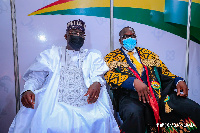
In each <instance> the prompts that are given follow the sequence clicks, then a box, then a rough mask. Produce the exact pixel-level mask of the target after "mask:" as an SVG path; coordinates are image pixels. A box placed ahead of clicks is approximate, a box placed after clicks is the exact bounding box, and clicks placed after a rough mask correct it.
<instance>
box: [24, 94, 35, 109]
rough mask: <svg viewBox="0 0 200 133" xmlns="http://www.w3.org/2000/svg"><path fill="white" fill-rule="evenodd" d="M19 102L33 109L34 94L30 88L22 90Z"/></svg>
mask: <svg viewBox="0 0 200 133" xmlns="http://www.w3.org/2000/svg"><path fill="white" fill-rule="evenodd" d="M21 102H22V104H23V105H24V106H25V107H27V108H33V109H34V104H35V94H34V93H33V92H32V91H30V90H28V91H26V92H24V93H23V95H22V98H21Z"/></svg>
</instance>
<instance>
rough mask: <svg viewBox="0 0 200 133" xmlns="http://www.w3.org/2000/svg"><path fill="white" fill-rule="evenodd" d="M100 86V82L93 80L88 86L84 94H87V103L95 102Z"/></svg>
mask: <svg viewBox="0 0 200 133" xmlns="http://www.w3.org/2000/svg"><path fill="white" fill-rule="evenodd" d="M100 87H101V84H100V83H99V82H94V83H93V84H92V85H90V87H89V88H88V91H87V93H86V94H85V95H84V96H87V95H89V97H88V99H87V102H88V104H92V103H95V102H96V101H97V99H98V97H99V93H100Z"/></svg>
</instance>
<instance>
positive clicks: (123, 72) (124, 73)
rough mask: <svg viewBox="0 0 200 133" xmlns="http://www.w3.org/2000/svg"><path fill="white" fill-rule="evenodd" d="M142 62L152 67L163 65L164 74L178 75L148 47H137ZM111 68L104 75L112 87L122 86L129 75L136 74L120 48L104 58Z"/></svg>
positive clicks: (173, 76)
mask: <svg viewBox="0 0 200 133" xmlns="http://www.w3.org/2000/svg"><path fill="white" fill-rule="evenodd" d="M136 49H137V51H138V53H139V56H140V59H141V62H142V64H143V65H145V66H147V67H148V68H150V67H151V66H156V67H162V74H164V75H167V76H169V77H172V78H175V77H177V76H176V75H174V74H172V73H171V72H170V71H169V70H168V68H167V67H166V65H165V64H164V63H163V62H162V61H161V60H160V59H159V56H158V55H157V54H155V53H154V52H151V51H150V50H148V49H144V48H140V47H136ZM104 60H105V62H106V64H107V65H108V67H109V68H110V70H109V71H108V72H107V73H106V74H105V75H104V77H105V79H106V81H107V83H108V84H109V85H110V86H111V87H112V86H113V85H117V86H119V87H120V86H121V84H122V83H123V82H124V81H125V80H126V79H127V78H128V77H129V76H131V77H132V76H134V75H133V74H132V73H131V72H130V71H129V69H127V68H128V67H129V65H128V64H127V61H126V59H125V56H124V55H123V53H122V52H121V50H120V49H116V50H114V51H112V52H110V53H109V54H107V55H106V56H105V58H104Z"/></svg>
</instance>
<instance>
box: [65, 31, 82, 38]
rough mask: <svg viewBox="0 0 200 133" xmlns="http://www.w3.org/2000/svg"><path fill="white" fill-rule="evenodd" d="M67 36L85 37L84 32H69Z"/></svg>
mask: <svg viewBox="0 0 200 133" xmlns="http://www.w3.org/2000/svg"><path fill="white" fill-rule="evenodd" d="M69 35H73V36H80V37H85V36H86V35H85V32H80V31H70V32H69Z"/></svg>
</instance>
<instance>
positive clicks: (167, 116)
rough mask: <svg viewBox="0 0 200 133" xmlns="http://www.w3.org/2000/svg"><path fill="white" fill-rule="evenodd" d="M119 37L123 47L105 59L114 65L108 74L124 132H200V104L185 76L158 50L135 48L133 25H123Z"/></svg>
mask: <svg viewBox="0 0 200 133" xmlns="http://www.w3.org/2000/svg"><path fill="white" fill-rule="evenodd" d="M119 36H120V39H119V42H120V44H121V48H120V49H116V50H114V51H113V52H110V53H109V54H107V55H106V56H105V58H104V59H105V61H106V63H107V65H108V67H109V68H110V70H109V71H108V72H107V73H106V74H105V76H104V77H105V79H106V81H107V83H108V84H109V85H110V87H111V90H112V92H113V95H114V99H113V102H114V105H115V108H116V110H117V111H119V115H120V118H121V119H122V121H123V124H122V125H121V126H120V129H121V132H122V133H124V132H125V133H145V131H147V132H169V133H171V132H177V133H179V132H180V133H181V132H200V106H199V105H198V104H197V103H196V102H194V101H192V100H190V99H188V98H187V96H188V88H187V85H186V84H185V82H184V80H183V78H181V77H178V76H176V75H174V74H172V73H171V72H170V71H169V70H168V69H167V67H166V66H165V64H164V63H163V62H162V61H161V60H160V59H159V57H158V55H156V54H155V53H153V52H151V51H150V50H148V49H144V48H140V47H135V46H136V34H135V31H134V29H133V28H131V27H125V28H123V29H122V30H121V31H120V32H119ZM175 88H176V89H177V92H175V91H174V89H175ZM181 91H183V93H181Z"/></svg>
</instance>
